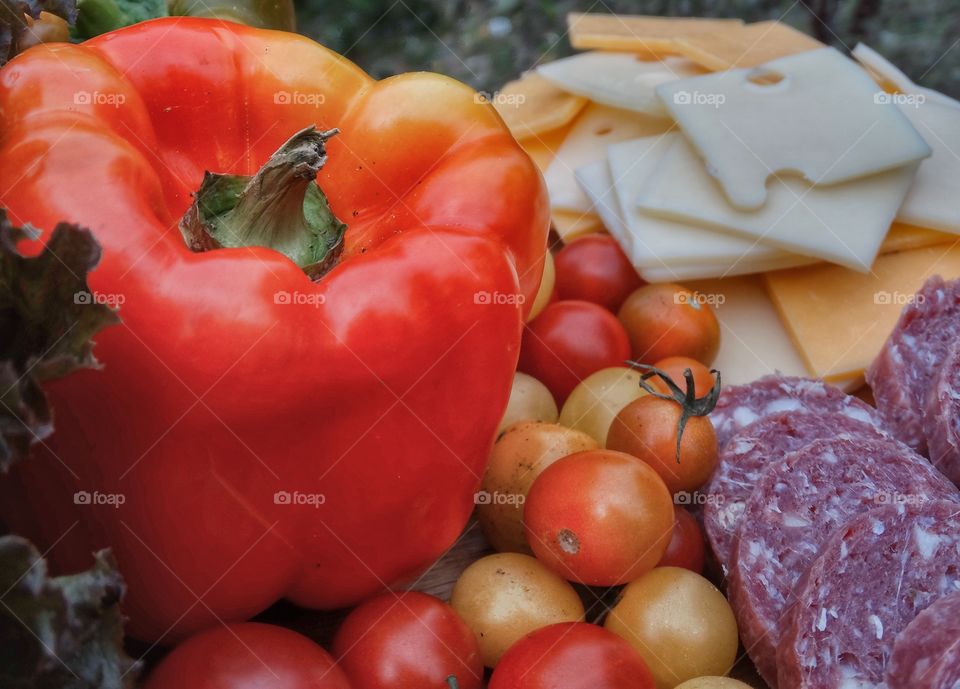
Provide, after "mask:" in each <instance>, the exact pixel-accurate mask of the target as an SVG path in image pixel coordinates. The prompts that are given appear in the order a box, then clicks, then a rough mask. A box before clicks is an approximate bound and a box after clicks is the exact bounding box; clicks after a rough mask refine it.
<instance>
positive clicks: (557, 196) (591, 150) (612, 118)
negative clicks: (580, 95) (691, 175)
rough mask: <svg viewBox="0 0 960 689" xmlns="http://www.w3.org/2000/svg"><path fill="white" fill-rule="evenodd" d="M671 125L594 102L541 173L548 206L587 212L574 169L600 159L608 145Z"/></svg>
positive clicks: (664, 121)
mask: <svg viewBox="0 0 960 689" xmlns="http://www.w3.org/2000/svg"><path fill="white" fill-rule="evenodd" d="M671 126H673V125H672V123H671V122H670V121H669V120H664V119H660V118H655V117H650V116H648V115H642V114H640V113H636V112H631V111H629V110H623V109H621V108H611V107H609V106H606V105H599V104H597V103H591V104H590V105H588V106H587V107H586V108H585V109H584V111H583V113H582V114H581V115H580V117H578V118H577V121H576V122H574V124H573V127H571V129H570V133H569V134H568V135H567V137H566V139H564V141H563V144H562V145H561V146H560V149H559V150H558V151H557V155H556V157H555V158H554V160H553V162H552V163H551V164H550V167H548V168H547V171H546V173H545V174H544V176H543V177H544V180H545V181H546V183H547V189H548V191H549V192H550V208H551V209H552V210H554V211H557V210H564V211H573V212H579V213H585V212H589V211H590V210H591V204H590V200H589V199H588V198H587V196H586V194H584V193H583V190H581V189H580V186H579V185H578V184H577V180H576V178H575V177H574V171H575V170H576V169H577V168H578V167H582V166H583V165H587V164H588V163H592V162H595V161H597V160H602V159H603V158H604V157H605V156H606V150H607V146H609V145H610V144H615V143H617V142H620V141H626V140H628V139H636V138H638V137H641V136H652V135H654V134H660V133H662V132H664V131H666V130H667V129H669V128H670V127H671Z"/></svg>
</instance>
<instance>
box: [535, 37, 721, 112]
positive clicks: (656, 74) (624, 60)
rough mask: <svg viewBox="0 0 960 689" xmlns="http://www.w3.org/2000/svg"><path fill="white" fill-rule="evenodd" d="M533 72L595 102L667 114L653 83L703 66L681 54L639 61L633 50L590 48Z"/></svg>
mask: <svg viewBox="0 0 960 689" xmlns="http://www.w3.org/2000/svg"><path fill="white" fill-rule="evenodd" d="M537 72H538V73H539V74H540V76H542V77H544V78H545V79H548V80H549V81H551V82H553V84H555V85H556V86H559V87H560V88H562V89H563V90H565V91H569V92H570V93H573V94H576V95H578V96H584V97H585V98H589V99H590V100H592V101H593V102H595V103H600V104H602V105H609V106H612V107H615V108H623V109H625V110H634V111H636V112H642V113H646V114H648V115H653V116H655V117H669V115H668V114H667V110H666V108H664V107H663V103H662V102H660V99H659V98H658V97H657V94H656V91H655V90H654V87H656V86H657V85H659V84H663V83H665V82H668V81H673V80H675V79H687V78H689V77H693V76H697V75H700V74H703V73H704V70H703V69H701V68H700V67H698V66H697V65H696V64H694V63H693V62H690V61H689V60H686V59H684V58H681V57H665V58H664V59H663V60H653V61H643V60H640V59H639V58H638V56H637V55H636V54H634V53H607V52H590V53H580V54H579V55H573V56H572V57H565V58H563V59H560V60H555V61H553V62H547V63H545V64H542V65H540V66H539V67H537Z"/></svg>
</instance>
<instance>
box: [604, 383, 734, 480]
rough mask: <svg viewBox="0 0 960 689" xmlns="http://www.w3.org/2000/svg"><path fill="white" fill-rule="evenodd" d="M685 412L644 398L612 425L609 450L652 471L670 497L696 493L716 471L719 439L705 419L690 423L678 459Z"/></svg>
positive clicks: (666, 402)
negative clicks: (682, 419) (682, 416)
mask: <svg viewBox="0 0 960 689" xmlns="http://www.w3.org/2000/svg"><path fill="white" fill-rule="evenodd" d="M681 411H682V408H681V406H680V404H679V403H678V402H675V401H673V400H667V399H662V398H659V397H654V396H653V395H645V396H643V397H640V398H639V399H636V400H634V401H633V402H631V403H630V404H628V405H627V406H626V407H624V408H623V409H621V410H620V413H619V414H617V415H616V417H614V419H613V423H611V424H610V431H609V433H607V447H608V448H610V449H611V450H618V451H620V452H626V453H627V454H631V455H633V456H635V457H639V458H640V459H642V460H643V461H644V462H646V463H647V464H649V465H650V466H651V467H653V469H654V471H656V472H657V473H658V474H659V475H660V478H662V479H663V481H664V483H666V484H667V487H668V488H669V489H670V492H671V493H677V492H679V491H694V490H696V489H697V488H700V486H702V485H703V484H705V483H706V482H707V480H709V478H710V476H711V475H712V474H713V472H714V469H716V468H717V461H718V457H717V436H716V434H715V433H714V430H713V424H711V423H710V419H709V418H707V417H706V416H692V417H690V418H689V419H688V420H687V425H686V428H685V429H684V431H683V437H682V439H681V441H680V456H679V458H678V457H677V432H678V428H679V424H680V415H681Z"/></svg>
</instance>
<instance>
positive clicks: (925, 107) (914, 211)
mask: <svg viewBox="0 0 960 689" xmlns="http://www.w3.org/2000/svg"><path fill="white" fill-rule="evenodd" d="M897 97H898V96H897V95H894V96H891V98H897ZM913 98H915V99H921V98H924V96H922V95H917V96H914V97H913ZM900 109H901V111H902V112H903V113H904V114H905V115H906V116H907V118H908V119H909V120H910V122H911V123H912V124H913V126H915V127H916V128H917V131H918V132H920V135H921V136H922V137H923V138H924V139H925V140H926V141H927V143H928V144H929V145H930V148H932V149H933V155H932V156H930V157H929V158H927V159H926V160H924V161H923V162H922V163H920V169H919V170H918V171H917V177H916V179H915V180H914V181H913V186H911V187H910V191H909V192H907V198H905V199H904V200H903V205H901V206H900V210H899V212H898V213H897V219H898V220H901V221H902V222H905V223H909V224H911V225H919V226H920V227H929V228H931V229H934V230H940V231H942V232H952V233H954V234H960V108H953V107H950V106H947V105H940V104H939V103H933V102H929V103H927V102H923V101H921V100H914V101H913V102H912V103H910V102H909V101H903V102H901V103H900Z"/></svg>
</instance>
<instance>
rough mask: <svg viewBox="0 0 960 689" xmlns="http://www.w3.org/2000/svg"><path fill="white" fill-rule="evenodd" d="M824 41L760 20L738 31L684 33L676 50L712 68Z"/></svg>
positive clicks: (748, 63)
mask: <svg viewBox="0 0 960 689" xmlns="http://www.w3.org/2000/svg"><path fill="white" fill-rule="evenodd" d="M822 47H823V43H821V42H820V41H818V40H816V39H815V38H811V37H810V36H808V35H807V34H805V33H803V32H801V31H797V30H796V29H794V28H793V27H791V26H789V25H788V24H785V23H783V22H778V21H765V22H757V23H756V24H748V25H747V26H744V27H740V28H739V29H738V30H736V31H723V32H715V33H705V34H699V35H695V36H684V37H682V38H678V39H677V41H676V50H677V52H678V53H680V54H681V55H683V56H684V57H686V58H687V59H688V60H691V61H692V62H695V63H697V64H698V65H700V66H701V67H703V68H705V69H709V70H711V71H723V70H727V69H736V68H740V67H756V66H758V65H762V64H764V63H765V62H769V61H770V60H775V59H777V58H780V57H786V56H787V55H795V54H796V53H802V52H804V51H807V50H816V49H817V48H822Z"/></svg>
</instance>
